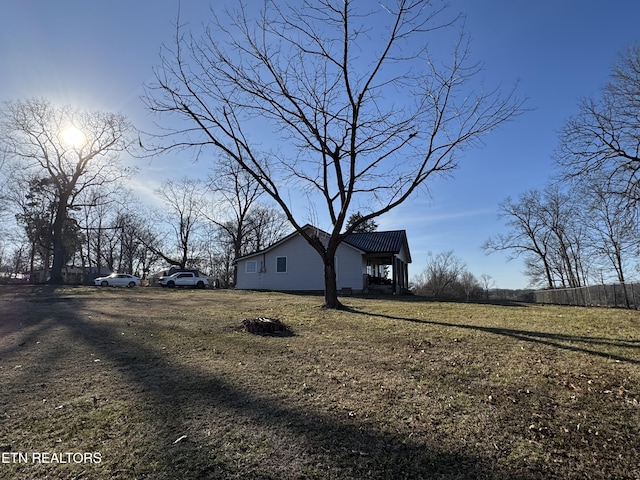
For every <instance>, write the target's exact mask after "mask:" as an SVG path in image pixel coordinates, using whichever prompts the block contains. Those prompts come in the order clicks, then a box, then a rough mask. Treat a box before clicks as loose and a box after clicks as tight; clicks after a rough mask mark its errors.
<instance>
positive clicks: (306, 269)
mask: <svg viewBox="0 0 640 480" xmlns="http://www.w3.org/2000/svg"><path fill="white" fill-rule="evenodd" d="M277 257H287V271H286V273H277V272H276V258H277ZM336 257H337V261H336V264H337V267H338V270H337V286H338V290H340V289H342V288H351V289H353V290H361V289H362V274H363V258H362V253H361V252H360V251H359V250H357V249H355V248H353V247H351V246H349V245H345V244H342V245H340V246H339V247H338V252H337V255H336ZM252 260H257V264H258V271H257V272H256V273H247V269H246V262H247V261H252ZM237 272H238V279H237V282H236V288H238V289H241V290H290V291H292V290H307V291H322V290H324V267H323V265H322V259H321V258H320V255H318V253H317V252H316V251H315V250H314V249H313V248H312V247H311V246H310V245H309V244H308V243H307V241H306V240H305V239H304V238H302V237H301V236H299V235H296V236H293V237H291V238H290V239H288V240H287V241H284V242H283V243H281V244H279V245H276V246H274V247H272V248H271V249H269V250H268V251H266V252H264V253H260V254H256V255H252V256H250V257H246V258H245V259H241V260H240V261H239V262H238V270H237Z"/></svg>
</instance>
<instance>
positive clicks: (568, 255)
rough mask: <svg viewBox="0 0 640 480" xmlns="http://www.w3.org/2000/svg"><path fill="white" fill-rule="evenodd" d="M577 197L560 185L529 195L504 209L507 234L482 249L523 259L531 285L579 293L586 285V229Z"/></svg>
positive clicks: (502, 209)
mask: <svg viewBox="0 0 640 480" xmlns="http://www.w3.org/2000/svg"><path fill="white" fill-rule="evenodd" d="M574 197H575V196H574V195H572V194H568V193H564V192H563V191H562V190H561V189H560V188H559V187H558V186H557V185H549V186H547V187H546V188H545V189H544V190H542V191H540V190H530V191H528V192H525V193H524V194H522V195H521V196H520V198H519V199H518V201H517V202H514V201H513V200H511V199H510V198H507V199H506V200H505V201H503V202H502V203H500V206H499V208H500V213H499V216H500V217H501V218H504V219H506V224H507V227H509V231H508V232H507V233H505V234H498V235H495V236H494V237H491V238H489V239H488V240H487V241H485V243H484V244H483V245H482V248H483V249H484V250H485V252H487V253H493V252H497V251H508V252H511V257H510V259H514V258H516V257H518V256H520V255H524V261H525V273H526V274H527V276H528V277H529V279H530V281H531V285H545V286H546V287H548V288H556V287H559V286H561V287H579V286H582V285H584V284H585V283H586V278H587V272H588V264H587V263H588V262H587V260H588V259H587V258H586V255H585V248H586V243H587V242H586V228H585V227H584V225H583V224H582V222H581V221H580V218H581V215H580V211H581V210H580V205H578V204H577V203H576V202H575V201H574Z"/></svg>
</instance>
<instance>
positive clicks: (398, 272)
mask: <svg viewBox="0 0 640 480" xmlns="http://www.w3.org/2000/svg"><path fill="white" fill-rule="evenodd" d="M364 258H365V261H366V273H365V274H364V278H363V292H364V293H386V294H394V295H395V294H402V293H407V292H408V291H409V267H408V264H407V263H406V262H405V261H404V260H402V259H401V258H400V257H399V256H398V255H396V254H385V255H381V254H366V255H364Z"/></svg>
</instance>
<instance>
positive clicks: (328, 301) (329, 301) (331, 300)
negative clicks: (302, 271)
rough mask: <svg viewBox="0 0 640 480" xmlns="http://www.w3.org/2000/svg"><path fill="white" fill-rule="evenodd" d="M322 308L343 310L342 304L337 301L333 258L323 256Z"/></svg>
mask: <svg viewBox="0 0 640 480" xmlns="http://www.w3.org/2000/svg"><path fill="white" fill-rule="evenodd" d="M324 307H325V308H333V309H338V308H343V305H342V303H340V300H338V286H337V282H336V268H335V256H331V257H329V256H325V258H324Z"/></svg>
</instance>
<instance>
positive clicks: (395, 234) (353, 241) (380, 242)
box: [344, 230, 411, 262]
mask: <svg viewBox="0 0 640 480" xmlns="http://www.w3.org/2000/svg"><path fill="white" fill-rule="evenodd" d="M344 241H345V242H346V243H348V244H349V245H353V246H354V247H356V248H358V249H360V250H362V251H363V252H365V253H390V254H397V253H400V250H402V247H403V245H404V246H405V249H406V252H407V260H408V262H411V254H410V253H409V244H408V242H407V232H406V231H405V230H389V231H384V232H363V233H352V234H350V235H348V236H347V238H345V239H344Z"/></svg>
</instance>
